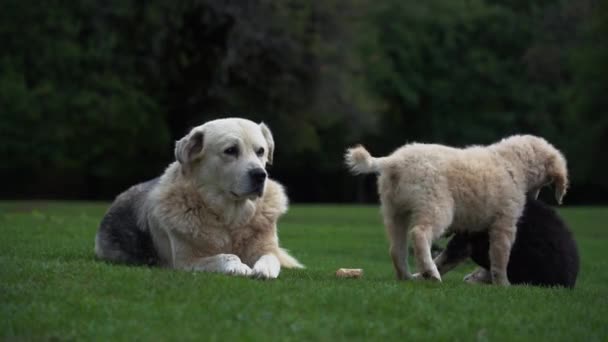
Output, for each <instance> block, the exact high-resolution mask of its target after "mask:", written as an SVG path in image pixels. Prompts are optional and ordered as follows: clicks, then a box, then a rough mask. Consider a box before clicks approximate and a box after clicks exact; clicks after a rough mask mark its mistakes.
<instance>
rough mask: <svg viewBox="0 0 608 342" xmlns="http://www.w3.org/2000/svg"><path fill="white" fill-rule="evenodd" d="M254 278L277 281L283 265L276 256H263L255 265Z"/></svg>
mask: <svg viewBox="0 0 608 342" xmlns="http://www.w3.org/2000/svg"><path fill="white" fill-rule="evenodd" d="M252 271H253V272H252V274H251V275H252V276H253V277H255V278H259V279H276V278H277V277H278V276H279V273H280V272H281V263H280V262H279V260H278V259H277V257H276V256H274V255H270V254H268V255H263V256H262V257H261V258H260V259H259V260H258V261H257V262H256V263H255V265H253V270H252Z"/></svg>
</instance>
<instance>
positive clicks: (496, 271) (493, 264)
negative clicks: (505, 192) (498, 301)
mask: <svg viewBox="0 0 608 342" xmlns="http://www.w3.org/2000/svg"><path fill="white" fill-rule="evenodd" d="M516 232H517V228H516V226H515V220H503V221H500V222H496V223H495V224H494V225H493V226H492V227H491V228H490V232H489V235H490V273H491V275H492V283H493V284H496V285H503V286H507V285H509V278H508V277H507V266H508V264H509V257H510V256H511V246H513V242H515V233H516Z"/></svg>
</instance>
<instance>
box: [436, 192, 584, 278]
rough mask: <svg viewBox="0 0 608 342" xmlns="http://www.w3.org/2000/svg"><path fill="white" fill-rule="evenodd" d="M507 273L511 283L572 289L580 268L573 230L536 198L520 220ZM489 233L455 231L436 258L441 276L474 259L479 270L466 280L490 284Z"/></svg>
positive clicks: (527, 203) (530, 200) (528, 202)
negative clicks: (461, 263) (468, 259)
mask: <svg viewBox="0 0 608 342" xmlns="http://www.w3.org/2000/svg"><path fill="white" fill-rule="evenodd" d="M516 236H517V237H516V239H515V243H514V244H513V247H512V249H511V255H510V258H509V264H508V266H507V275H508V277H509V281H510V282H511V283H512V284H529V285H538V286H563V287H568V288H573V287H574V286H575V284H576V278H577V276H578V271H579V254H578V249H577V247H576V242H575V240H574V237H573V236H572V232H571V231H570V229H569V228H568V226H567V225H566V223H565V222H564V221H563V220H562V219H561V218H560V217H559V215H558V214H557V212H556V211H555V210H554V209H553V208H551V207H550V206H548V205H546V204H544V203H543V202H541V201H539V200H535V199H529V200H528V201H527V202H526V206H525V209H524V213H523V215H522V217H521V218H520V220H519V221H518V222H517V234H516ZM488 251H489V236H488V233H487V232H480V233H456V234H454V236H453V237H452V238H451V239H450V241H449V242H448V244H447V246H446V248H445V249H444V250H443V251H442V252H441V254H440V255H439V256H438V257H437V258H435V264H436V265H437V268H438V270H439V273H441V274H442V275H443V274H444V273H446V272H448V271H449V270H451V269H452V268H454V267H455V266H456V265H458V264H459V263H460V262H461V261H463V260H465V259H467V258H469V257H470V258H471V259H472V260H473V261H474V262H475V263H476V264H477V265H479V266H480V268H479V269H478V270H476V271H475V272H473V273H471V274H469V275H467V276H466V277H465V281H468V282H472V283H490V282H491V277H490V272H489V269H490V259H489V258H488Z"/></svg>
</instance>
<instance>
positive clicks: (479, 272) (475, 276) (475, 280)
mask: <svg viewBox="0 0 608 342" xmlns="http://www.w3.org/2000/svg"><path fill="white" fill-rule="evenodd" d="M462 280H464V281H465V282H466V283H469V284H490V283H492V277H491V276H490V272H488V271H487V270H486V269H484V268H481V267H480V268H478V269H476V270H475V271H473V272H471V273H469V274H467V275H466V276H464V278H463V279H462Z"/></svg>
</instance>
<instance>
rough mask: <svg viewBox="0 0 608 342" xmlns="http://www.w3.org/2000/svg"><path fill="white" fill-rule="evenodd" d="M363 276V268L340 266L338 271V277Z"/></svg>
mask: <svg viewBox="0 0 608 342" xmlns="http://www.w3.org/2000/svg"><path fill="white" fill-rule="evenodd" d="M362 276H363V269H361V268H340V269H338V270H337V271H336V277H338V278H361V277H362Z"/></svg>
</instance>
